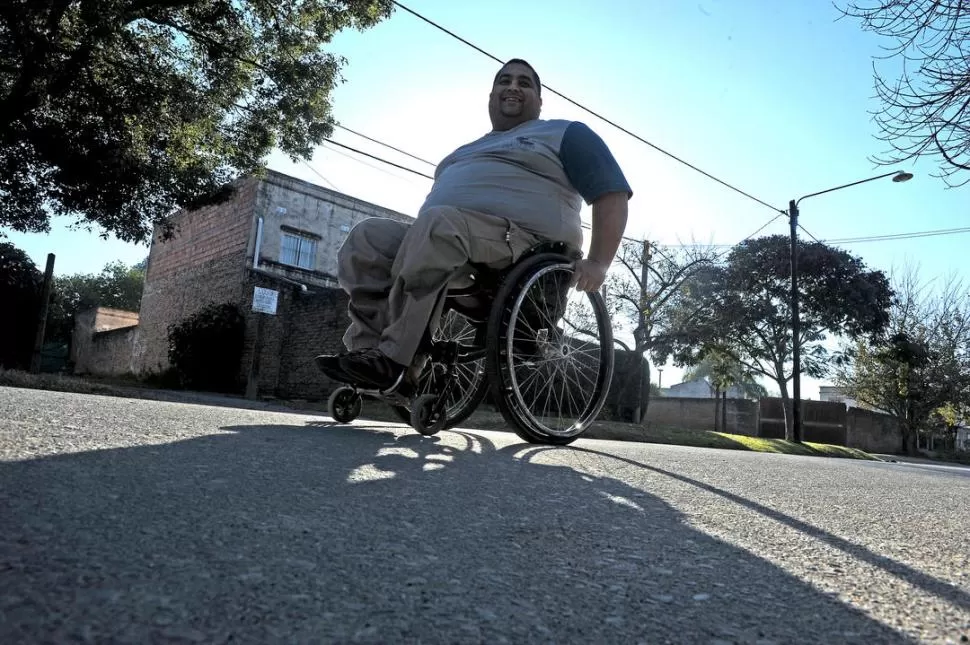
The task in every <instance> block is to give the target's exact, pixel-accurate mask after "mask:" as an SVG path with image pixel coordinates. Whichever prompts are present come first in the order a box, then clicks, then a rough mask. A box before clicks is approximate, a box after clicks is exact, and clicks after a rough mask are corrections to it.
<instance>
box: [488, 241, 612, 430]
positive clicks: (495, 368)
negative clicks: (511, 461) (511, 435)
mask: <svg viewBox="0 0 970 645" xmlns="http://www.w3.org/2000/svg"><path fill="white" fill-rule="evenodd" d="M572 277H573V268H572V262H571V261H570V260H569V259H568V258H566V257H564V256H561V255H558V254H540V255H536V256H534V257H531V258H529V259H527V260H524V261H522V262H521V264H519V265H518V266H516V267H515V268H514V269H513V270H512V271H511V272H510V273H509V275H508V276H507V278H506V280H505V281H504V283H503V285H502V287H501V288H500V289H499V291H498V294H497V295H496V298H495V304H494V305H493V308H492V313H491V316H490V317H489V321H488V331H487V345H488V352H487V360H486V364H487V373H488V379H489V386H490V388H491V391H492V398H493V399H494V400H495V403H496V405H497V406H498V408H499V410H500V411H501V412H502V416H503V417H504V418H505V420H506V421H507V422H508V423H509V424H510V425H511V426H512V428H513V430H515V432H516V434H518V435H519V436H520V437H521V438H522V439H524V440H526V441H528V442H530V443H542V444H554V445H565V444H568V443H571V442H572V441H575V440H576V439H577V438H579V436H580V435H581V434H582V433H583V432H585V431H586V430H588V429H589V427H590V426H591V425H592V423H593V421H594V420H595V419H596V417H597V416H598V415H599V413H600V410H602V408H603V404H604V403H605V402H606V397H607V396H608V394H609V389H610V382H611V381H612V378H613V358H614V357H613V330H612V327H611V323H610V318H609V315H608V313H607V311H606V305H605V303H604V302H603V298H602V297H601V296H600V294H599V293H586V292H580V291H576V290H575V289H571V288H569V283H570V282H571V280H572Z"/></svg>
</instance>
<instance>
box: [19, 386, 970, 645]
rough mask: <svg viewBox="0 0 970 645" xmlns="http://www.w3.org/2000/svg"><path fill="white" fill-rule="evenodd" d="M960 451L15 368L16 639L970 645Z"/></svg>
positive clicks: (969, 480)
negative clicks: (511, 420) (455, 413)
mask: <svg viewBox="0 0 970 645" xmlns="http://www.w3.org/2000/svg"><path fill="white" fill-rule="evenodd" d="M968 638H970V477H967V476H966V471H964V470H962V469H959V468H933V467H924V466H920V465H913V464H891V463H875V462H860V461H848V460H837V459H821V458H807V457H792V456H785V455H769V454H754V453H745V452H739V451H715V450H704V449H693V448H684V447H678V446H658V445H650V444H638V443H619V442H607V441H593V440H584V441H580V442H577V443H576V444H574V446H572V447H569V448H551V449H550V448H541V447H531V446H528V445H525V444H521V443H519V442H518V441H516V440H515V436H514V435H512V434H511V433H492V432H478V431H457V432H444V433H442V434H441V435H439V436H438V437H435V438H431V439H426V438H422V437H420V436H418V435H416V434H414V433H413V432H411V431H410V430H409V429H408V428H405V427H403V426H382V425H377V424H373V423H368V422H365V421H359V422H357V423H355V424H354V425H353V426H342V425H336V424H334V423H333V422H331V421H330V420H329V419H326V418H322V417H316V416H308V415H300V414H283V413H275V412H265V411H263V412H257V411H249V410H241V409H231V408H223V407H204V406H200V405H188V404H178V403H167V402H152V401H141V400H126V399H119V398H106V397H96V396H84V395H73V394H61V393H51V392H39V391H29V390H19V389H4V388H0V643H4V644H12V643H44V642H92V643H128V642H131V643H168V642H172V643H175V642H188V643H194V642H198V643H282V642H285V643H353V642H381V643H477V642H487V643H503V642H518V643H523V642H527V643H540V642H551V643H571V642H576V643H703V644H724V643H760V644H762V645H767V644H769V643H917V642H927V643H946V642H953V643H960V642H967V639H968Z"/></svg>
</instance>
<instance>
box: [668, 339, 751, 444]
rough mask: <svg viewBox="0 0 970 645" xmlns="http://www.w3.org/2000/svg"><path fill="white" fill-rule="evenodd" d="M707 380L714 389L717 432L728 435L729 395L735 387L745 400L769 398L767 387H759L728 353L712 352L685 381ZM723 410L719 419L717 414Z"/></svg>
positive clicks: (716, 350)
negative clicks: (729, 391)
mask: <svg viewBox="0 0 970 645" xmlns="http://www.w3.org/2000/svg"><path fill="white" fill-rule="evenodd" d="M695 379H707V380H708V381H709V382H710V383H711V385H713V386H714V429H715V430H720V431H721V432H726V431H727V418H726V417H727V394H728V390H730V389H731V388H732V387H736V388H738V389H739V390H740V391H741V393H742V395H743V396H744V397H745V398H752V399H760V398H761V397H764V396H767V395H768V393H767V391H765V388H764V386H762V385H761V384H760V383H758V381H757V379H755V377H754V375H752V374H751V370H750V369H748V368H746V367H745V366H744V365H743V364H741V363H740V362H738V361H737V360H736V359H735V358H734V357H733V356H732V355H731V354H730V353H729V352H726V351H724V350H721V349H719V348H712V349H711V350H709V351H708V352H706V353H705V354H704V357H703V358H702V359H701V360H700V361H699V362H698V363H697V364H696V365H692V366H691V367H690V368H689V369H688V370H687V371H686V372H685V373H684V380H685V381H693V380H695ZM719 409H720V415H719V414H718V410H719Z"/></svg>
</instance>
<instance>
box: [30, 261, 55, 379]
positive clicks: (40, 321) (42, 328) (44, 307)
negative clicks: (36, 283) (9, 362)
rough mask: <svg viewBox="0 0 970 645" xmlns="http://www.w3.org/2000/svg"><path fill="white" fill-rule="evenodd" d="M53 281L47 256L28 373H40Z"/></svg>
mask: <svg viewBox="0 0 970 645" xmlns="http://www.w3.org/2000/svg"><path fill="white" fill-rule="evenodd" d="M53 281H54V254H53V253H48V254H47V267H46V268H45V269H44V286H43V288H42V289H41V296H40V308H39V310H38V312H37V334H36V335H35V336H34V351H33V353H32V354H31V356H30V371H31V373H33V374H37V373H38V372H40V358H41V350H42V349H43V348H44V336H45V335H46V333H47V311H48V309H49V308H50V302H51V286H52V283H53Z"/></svg>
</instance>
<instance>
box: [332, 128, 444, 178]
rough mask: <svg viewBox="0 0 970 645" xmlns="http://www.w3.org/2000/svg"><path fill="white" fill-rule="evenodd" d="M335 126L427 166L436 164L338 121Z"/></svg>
mask: <svg viewBox="0 0 970 645" xmlns="http://www.w3.org/2000/svg"><path fill="white" fill-rule="evenodd" d="M336 126H337V127H338V128H340V129H341V130H346V131H347V132H349V133H351V134H355V135H357V136H358V137H360V138H362V139H367V140H368V141H370V142H372V143H376V144H377V145H379V146H384V147H385V148H390V149H391V150H393V151H394V152H400V153H401V154H402V155H404V156H406V157H411V158H412V159H415V160H417V161H420V162H421V163H426V164H428V165H429V166H431V167H432V168H433V167H435V166H437V165H438V164H436V163H434V162H432V161H428V160H427V159H422V158H421V157H419V156H417V155H413V154H411V153H410V152H405V151H404V150H401V149H400V148H395V147H394V146H392V145H391V144H389V143H384V142H383V141H378V140H377V139H374V138H372V137H368V136H367V135H366V134H361V133H360V132H356V131H354V130H351V129H350V128H348V127H347V126H345V125H340V124H339V123H337V124H336Z"/></svg>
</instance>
